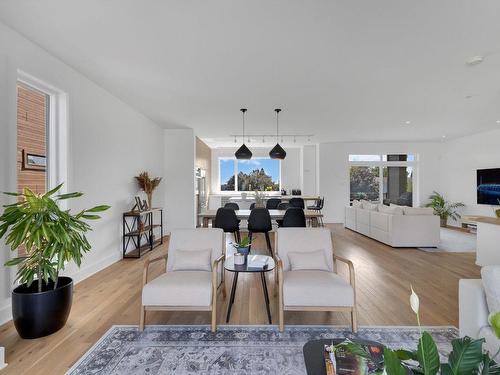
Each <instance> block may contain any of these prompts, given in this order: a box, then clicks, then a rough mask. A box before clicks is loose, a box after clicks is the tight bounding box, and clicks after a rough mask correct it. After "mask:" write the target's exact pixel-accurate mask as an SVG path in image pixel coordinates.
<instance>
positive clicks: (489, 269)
mask: <svg viewBox="0 0 500 375" xmlns="http://www.w3.org/2000/svg"><path fill="white" fill-rule="evenodd" d="M481 279H482V281H483V287H484V292H485V294H486V303H487V304H488V310H489V311H490V313H492V312H497V311H500V266H484V267H483V268H482V269H481Z"/></svg>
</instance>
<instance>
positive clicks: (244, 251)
mask: <svg viewBox="0 0 500 375" xmlns="http://www.w3.org/2000/svg"><path fill="white" fill-rule="evenodd" d="M249 253H250V247H248V246H247V247H238V254H241V255H243V256H244V257H245V263H246V262H247V257H248V254H249Z"/></svg>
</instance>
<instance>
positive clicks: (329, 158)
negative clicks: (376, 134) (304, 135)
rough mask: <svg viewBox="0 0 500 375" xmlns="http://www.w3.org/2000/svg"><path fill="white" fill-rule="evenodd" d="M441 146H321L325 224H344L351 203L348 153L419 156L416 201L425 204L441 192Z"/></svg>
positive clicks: (359, 144)
mask: <svg viewBox="0 0 500 375" xmlns="http://www.w3.org/2000/svg"><path fill="white" fill-rule="evenodd" d="M442 146H443V144H442V143H441V142H439V143H399V142H398V143H395V142H394V143H393V142H388V143H335V142H332V143H321V144H320V145H319V175H320V178H319V194H320V195H322V196H324V197H325V207H324V210H323V214H324V215H325V219H324V221H325V222H328V223H342V222H343V221H344V207H345V206H346V205H348V204H349V172H348V166H349V163H348V158H349V154H384V153H412V154H417V155H418V157H419V162H418V170H417V173H416V181H415V183H416V199H415V202H414V204H415V205H419V204H421V203H424V202H425V200H426V198H427V197H428V195H429V194H430V193H432V191H433V190H440V189H441V178H440V174H441V170H440V160H441V152H440V148H441V147H442Z"/></svg>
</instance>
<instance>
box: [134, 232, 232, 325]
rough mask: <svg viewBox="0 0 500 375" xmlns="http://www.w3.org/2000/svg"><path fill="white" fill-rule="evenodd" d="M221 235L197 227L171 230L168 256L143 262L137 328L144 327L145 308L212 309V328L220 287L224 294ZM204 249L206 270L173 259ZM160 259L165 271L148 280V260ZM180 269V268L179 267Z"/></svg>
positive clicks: (147, 309) (148, 309)
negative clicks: (140, 304) (140, 301)
mask: <svg viewBox="0 0 500 375" xmlns="http://www.w3.org/2000/svg"><path fill="white" fill-rule="evenodd" d="M223 236H224V233H223V232H222V229H208V228H200V229H180V230H173V231H172V233H171V236H170V241H169V247H168V253H167V255H166V256H163V257H159V258H155V259H151V260H147V261H146V263H145V264H144V272H143V283H142V284H143V286H142V306H141V317H140V324H139V330H141V331H142V330H144V322H145V319H146V311H150V310H163V311H165V310H167V311H168V310H174V311H179V310H181V311H211V312H212V326H211V328H212V331H215V329H216V324H217V316H216V312H217V294H218V291H219V289H222V293H223V296H224V297H225V296H226V290H225V286H224V271H223V270H224V268H223V267H222V262H223V260H224V241H223ZM208 249H210V250H211V253H210V254H208ZM203 250H205V252H204V254H206V255H207V256H206V257H205V258H204V259H205V260H206V261H207V262H208V264H206V267H208V269H206V270H201V268H203V267H201V268H200V267H199V265H196V262H193V261H191V265H190V264H189V262H188V263H186V261H184V259H180V258H179V259H177V260H176V257H180V256H182V255H183V254H182V253H183V252H187V251H198V252H200V251H201V252H202V253H203ZM185 254H186V253H184V255H185ZM184 258H186V257H184ZM163 260H164V261H165V262H166V272H165V273H163V274H161V275H160V276H158V277H157V278H155V279H153V280H150V281H148V269H149V266H150V265H151V263H154V262H159V261H163ZM180 263H183V265H182V267H179V264H180ZM198 263H199V262H198ZM201 263H203V262H201ZM179 268H182V269H183V270H178V269H179ZM191 268H192V269H191Z"/></svg>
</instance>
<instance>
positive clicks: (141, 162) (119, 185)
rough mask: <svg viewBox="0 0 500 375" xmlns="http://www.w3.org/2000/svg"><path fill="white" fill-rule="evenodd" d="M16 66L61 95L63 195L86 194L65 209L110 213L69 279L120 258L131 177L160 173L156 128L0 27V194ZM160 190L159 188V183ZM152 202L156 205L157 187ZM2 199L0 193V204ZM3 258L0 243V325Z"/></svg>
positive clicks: (9, 169)
mask: <svg viewBox="0 0 500 375" xmlns="http://www.w3.org/2000/svg"><path fill="white" fill-rule="evenodd" d="M18 69H20V70H22V71H24V72H26V73H28V74H30V75H32V76H35V77H37V78H38V79H40V80H42V81H44V82H46V83H49V84H51V85H52V86H55V87H56V88H58V89H60V90H62V91H64V92H66V93H67V95H68V101H69V107H68V108H69V118H68V123H69V124H68V125H69V129H68V130H69V139H68V153H69V160H68V181H66V185H67V190H68V191H82V192H84V193H85V195H84V196H83V197H81V198H79V199H78V200H75V201H74V202H73V203H70V208H71V209H72V210H78V209H81V208H88V207H91V206H93V205H97V204H109V205H111V209H110V210H109V211H108V212H106V213H104V214H103V219H102V220H100V221H97V222H95V223H92V225H93V227H94V231H93V232H91V233H90V234H89V236H88V238H89V241H90V243H91V244H92V251H91V252H90V253H88V254H87V255H86V256H85V257H84V260H83V262H82V266H81V269H80V271H78V270H77V269H76V267H74V266H71V265H70V267H69V268H68V273H69V274H70V275H71V276H73V277H74V278H75V280H76V281H78V280H80V279H82V278H84V277H86V276H88V275H90V274H92V273H94V272H96V271H97V270H99V269H102V268H104V267H106V266H108V265H110V264H111V263H113V262H115V261H117V260H118V259H120V258H121V214H122V212H123V211H125V210H128V209H130V208H131V207H132V199H133V197H134V195H136V194H137V192H138V189H137V186H136V183H135V181H134V179H133V177H134V175H136V174H137V173H138V172H140V171H142V170H147V171H149V172H151V173H152V174H153V175H157V176H161V175H162V172H163V159H162V156H163V130H162V129H160V128H159V127H158V126H157V125H156V124H154V123H153V122H152V121H150V120H149V119H148V118H146V117H145V116H143V115H141V114H140V113H138V112H137V111H135V110H134V109H132V108H131V107H130V106H128V105H126V104H124V103H123V102H122V101H120V100H119V99H117V98H116V97H114V96H113V95H111V94H110V93H108V92H107V91H105V90H104V89H102V88H101V87H99V86H98V85H96V84H95V83H93V82H91V81H90V80H88V79H87V78H86V77H84V76H83V75H81V74H80V73H78V72H76V71H75V70H73V69H72V68H70V67H69V66H67V65H65V64H64V63H63V62H61V61H60V60H58V59H56V58H55V57H53V56H51V55H50V54H48V53H47V52H45V51H44V50H42V49H41V48H39V47H38V46H36V45H35V44H33V43H31V42H29V41H28V40H27V39H25V38H23V37H22V36H20V35H19V34H17V33H16V32H14V31H12V30H11V29H9V28H7V27H6V26H4V25H3V24H1V23H0V127H1V128H0V191H15V190H16V172H15V170H16V167H15V165H16V164H15V163H16V158H15V157H16V80H17V70H18ZM162 185H163V183H162ZM162 185H160V188H159V191H158V192H157V193H156V195H155V197H154V201H155V205H163V194H162V189H163V186H162ZM6 202H7V199H6V198H5V197H4V196H3V195H2V196H1V197H0V203H2V204H5V203H6ZM8 256H10V255H9V254H8V249H6V248H5V246H4V245H3V240H2V243H1V244H0V323H1V322H3V321H5V320H7V319H8V318H9V317H10V305H9V304H10V301H9V296H10V290H11V288H12V277H11V276H12V271H11V270H8V269H6V268H5V267H4V266H3V263H4V262H5V260H6V259H7V257H8Z"/></svg>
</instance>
